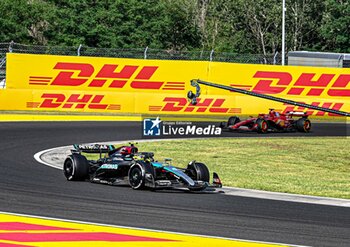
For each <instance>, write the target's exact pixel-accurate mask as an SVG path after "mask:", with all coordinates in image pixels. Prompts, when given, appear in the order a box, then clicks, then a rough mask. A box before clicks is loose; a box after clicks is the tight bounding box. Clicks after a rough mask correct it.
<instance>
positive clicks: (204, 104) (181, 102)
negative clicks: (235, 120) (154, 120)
mask: <svg viewBox="0 0 350 247" xmlns="http://www.w3.org/2000/svg"><path fill="white" fill-rule="evenodd" d="M197 100H198V103H197V104H196V105H192V104H191V103H190V102H188V100H187V99H186V98H181V97H165V98H164V99H163V102H164V103H165V105H164V106H149V111H162V112H199V113H205V112H211V113H240V112H241V108H226V107H222V105H223V104H224V103H225V99H214V98H207V99H200V98H198V99H197Z"/></svg>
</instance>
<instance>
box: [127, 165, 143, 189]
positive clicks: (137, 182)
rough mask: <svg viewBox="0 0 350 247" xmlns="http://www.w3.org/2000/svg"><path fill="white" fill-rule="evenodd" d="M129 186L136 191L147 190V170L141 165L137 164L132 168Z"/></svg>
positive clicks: (129, 174)
mask: <svg viewBox="0 0 350 247" xmlns="http://www.w3.org/2000/svg"><path fill="white" fill-rule="evenodd" d="M128 177H129V184H130V186H131V188H133V189H134V190H138V189H143V188H145V170H144V168H143V166H142V165H141V164H139V163H135V164H133V165H132V166H131V167H130V170H129V173H128Z"/></svg>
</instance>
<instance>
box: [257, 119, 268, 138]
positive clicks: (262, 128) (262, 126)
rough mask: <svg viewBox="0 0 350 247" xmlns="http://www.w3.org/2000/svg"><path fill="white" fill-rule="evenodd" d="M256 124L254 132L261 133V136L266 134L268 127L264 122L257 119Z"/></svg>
mask: <svg viewBox="0 0 350 247" xmlns="http://www.w3.org/2000/svg"><path fill="white" fill-rule="evenodd" d="M256 124H257V126H256V131H257V132H258V133H262V134H265V133H267V130H268V129H269V125H268V123H267V121H266V120H264V119H261V118H259V119H257V120H256Z"/></svg>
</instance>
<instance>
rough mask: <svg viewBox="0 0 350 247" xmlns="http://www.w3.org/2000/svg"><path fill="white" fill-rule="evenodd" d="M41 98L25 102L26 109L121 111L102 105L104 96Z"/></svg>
mask: <svg viewBox="0 0 350 247" xmlns="http://www.w3.org/2000/svg"><path fill="white" fill-rule="evenodd" d="M41 98H42V99H43V100H42V101H41V102H27V108H43V109H50V108H51V109H55V108H63V109H92V110H121V106H120V105H115V104H102V103H101V101H102V100H103V98H104V95H92V94H71V95H70V96H69V97H66V96H65V95H64V94H52V93H44V94H42V95H41Z"/></svg>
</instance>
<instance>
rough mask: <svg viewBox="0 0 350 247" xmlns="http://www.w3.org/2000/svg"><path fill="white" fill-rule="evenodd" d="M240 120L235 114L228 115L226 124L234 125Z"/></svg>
mask: <svg viewBox="0 0 350 247" xmlns="http://www.w3.org/2000/svg"><path fill="white" fill-rule="evenodd" d="M240 121H241V120H240V119H239V117H237V116H233V117H230V118H229V119H228V121H227V125H228V126H230V125H235V124H236V123H239V122H240Z"/></svg>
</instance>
